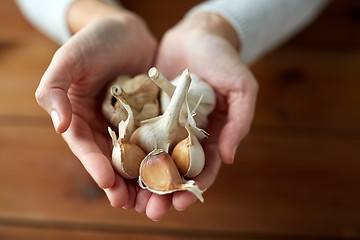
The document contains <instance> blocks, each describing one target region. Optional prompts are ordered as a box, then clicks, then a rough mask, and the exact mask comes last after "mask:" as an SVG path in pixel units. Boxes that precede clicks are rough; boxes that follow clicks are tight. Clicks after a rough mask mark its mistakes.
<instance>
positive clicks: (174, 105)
mask: <svg viewBox="0 0 360 240" xmlns="http://www.w3.org/2000/svg"><path fill="white" fill-rule="evenodd" d="M190 82H191V79H190V75H189V71H188V70H187V69H186V70H184V72H183V73H182V74H181V78H180V81H179V84H178V86H177V87H176V89H175V91H174V94H173V96H172V98H171V100H170V103H169V105H168V108H167V109H166V111H165V112H164V114H163V115H161V116H158V117H155V118H152V119H148V120H146V121H143V122H141V126H140V127H139V128H138V129H136V130H135V131H134V133H133V134H132V136H131V138H130V142H131V143H134V144H136V145H138V146H139V147H141V148H142V149H143V150H144V151H145V153H149V152H151V151H152V150H154V149H156V148H161V149H163V150H164V151H166V152H171V150H172V148H173V147H174V146H175V145H176V144H177V143H178V142H179V141H181V140H182V139H184V138H185V137H186V135H187V134H186V130H185V128H184V127H182V126H180V123H179V114H180V109H181V107H182V105H183V103H184V100H185V98H186V92H187V91H188V89H189V85H190Z"/></svg>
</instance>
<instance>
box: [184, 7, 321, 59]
mask: <svg viewBox="0 0 360 240" xmlns="http://www.w3.org/2000/svg"><path fill="white" fill-rule="evenodd" d="M327 2H328V1H327V0H271V1H270V0H251V1H250V0H211V1H206V2H204V3H202V4H200V5H198V6H196V7H194V8H193V9H191V10H190V12H189V13H188V14H187V16H189V15H191V14H195V13H199V12H213V13H217V14H219V15H221V16H223V17H224V18H225V19H227V20H228V21H229V22H230V24H231V25H232V26H233V27H234V29H235V31H236V33H237V35H238V37H239V39H240V41H241V46H242V48H241V52H240V55H241V57H242V58H243V59H244V61H246V62H247V63H252V62H254V61H255V60H256V59H257V58H259V57H260V56H262V55H263V54H265V53H266V52H267V51H269V50H271V49H273V48H274V47H276V46H278V45H279V44H281V43H283V42H284V41H286V40H287V39H288V38H289V37H291V36H292V35H294V34H295V33H296V32H298V31H299V30H300V29H301V28H303V27H304V26H305V25H306V24H307V23H310V22H311V21H312V20H313V19H314V17H315V16H316V15H317V13H318V12H319V11H320V10H321V9H322V8H323V7H324V6H325V4H326V3H327Z"/></svg>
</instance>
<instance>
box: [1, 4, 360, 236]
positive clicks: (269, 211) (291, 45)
mask: <svg viewBox="0 0 360 240" xmlns="http://www.w3.org/2000/svg"><path fill="white" fill-rule="evenodd" d="M123 2H124V5H125V6H126V7H128V8H130V9H133V10H134V11H137V12H138V13H140V14H142V15H143V16H144V17H145V19H146V20H147V21H148V22H149V26H150V28H151V29H152V30H153V31H154V33H155V34H156V36H157V37H158V38H160V37H161V35H162V34H163V33H164V31H165V30H166V29H167V28H169V27H171V26H172V25H173V24H175V23H176V21H178V20H179V19H180V18H181V16H182V15H183V14H184V12H186V10H187V9H188V8H190V7H191V6H193V5H195V4H196V3H198V2H200V1H180V0H178V1H175V3H173V4H174V5H172V4H170V3H169V2H170V1H160V0H157V1H145V0H142V1H141V0H136V1H135V0H133V1H130V0H129V1H123ZM150 2H151V4H150ZM164 4H165V5H164ZM175 6H179V7H178V8H176V9H177V10H178V11H176V14H174V15H171V14H169V12H170V11H165V9H167V8H175ZM154 12H162V13H163V14H160V15H159V14H154ZM0 16H1V17H2V21H0V89H1V90H2V91H1V94H0V239H1V240H3V239H4V240H9V239H66V238H68V239H79V240H81V239H88V240H93V239H104V240H106V239H115V238H116V239H134V240H137V239H144V240H150V239H151V240H152V239H159V240H170V239H174V240H179V239H242V240H248V239H356V238H360V174H359V173H360V94H359V89H360V81H359V79H360V69H359V63H360V37H359V33H360V31H359V30H360V4H359V2H358V1H356V0H337V1H333V2H331V4H330V5H329V6H328V7H327V8H326V9H325V10H324V12H323V13H322V14H321V15H320V16H319V17H318V19H317V20H316V21H315V22H314V23H313V24H312V25H311V26H309V27H308V28H307V29H306V30H304V31H303V32H302V33H300V34H299V35H297V36H295V37H294V38H293V39H291V40H290V41H289V42H287V43H286V44H284V45H283V46H281V47H280V48H278V49H275V50H274V51H272V52H271V53H268V54H267V55H266V56H264V57H263V58H261V59H260V60H259V61H257V62H256V63H255V64H254V65H253V66H251V68H252V70H253V72H254V75H255V76H256V77H257V79H258V81H259V83H260V92H259V98H258V104H257V110H256V116H255V119H254V124H253V127H252V130H251V132H250V134H249V136H248V137H247V138H245V139H244V140H243V142H242V143H241V144H240V147H239V149H238V152H237V155H236V161H235V163H234V165H232V166H223V167H222V169H221V171H220V173H219V175H218V178H217V181H216V182H215V184H214V185H213V186H212V187H211V188H210V189H209V190H208V191H207V192H206V193H205V195H204V197H205V202H204V203H203V204H201V203H196V204H194V205H193V206H192V207H190V208H189V209H187V210H185V211H183V212H177V211H175V210H174V209H171V210H170V212H169V213H168V214H167V215H166V216H165V218H164V219H163V220H161V221H160V222H152V221H150V220H148V219H147V218H146V216H144V215H140V214H138V213H137V212H135V211H134V210H123V209H115V208H112V207H111V206H110V204H109V203H108V200H107V198H106V197H105V194H104V193H103V192H102V190H100V189H99V188H98V187H97V186H96V184H95V183H94V182H93V180H92V179H91V178H90V176H89V175H88V174H87V173H86V171H85V170H84V168H83V167H82V166H81V164H80V162H79V161H78V160H77V159H76V157H74V156H73V155H72V153H71V151H70V150H69V149H68V147H67V145H66V143H65V142H64V141H63V139H62V138H61V136H60V135H57V134H56V133H55V132H54V131H53V128H52V124H51V120H50V118H49V117H48V116H47V114H46V113H45V112H44V111H43V110H42V109H41V108H40V107H39V106H38V105H37V104H36V101H35V98H34V92H35V89H36V87H37V85H38V83H39V80H40V79H41V76H42V74H43V73H44V71H45V69H46V67H47V66H48V64H49V62H50V60H51V57H52V56H53V54H54V52H55V51H56V49H57V48H58V46H57V45H56V44H55V43H53V42H51V41H50V40H49V39H47V38H46V37H45V36H43V35H42V34H41V33H39V32H38V31H37V30H35V29H34V28H33V27H32V26H31V25H30V24H29V23H28V22H27V21H26V20H25V19H24V17H23V16H22V15H21V14H20V12H19V10H18V9H17V7H16V5H15V4H14V2H13V1H11V0H4V1H1V2H0Z"/></svg>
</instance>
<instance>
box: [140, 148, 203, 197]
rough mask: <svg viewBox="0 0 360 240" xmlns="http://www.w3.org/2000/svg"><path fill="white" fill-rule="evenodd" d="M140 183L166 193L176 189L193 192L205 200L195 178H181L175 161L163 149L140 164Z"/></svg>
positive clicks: (159, 192)
mask: <svg viewBox="0 0 360 240" xmlns="http://www.w3.org/2000/svg"><path fill="white" fill-rule="evenodd" d="M139 185H140V187H141V188H143V189H147V190H149V191H151V192H153V193H156V194H160V195H164V194H169V193H173V192H176V191H182V190H187V191H190V192H192V193H193V194H194V195H195V196H196V197H197V198H198V199H199V200H200V201H201V202H203V201H204V198H203V196H202V194H203V191H201V190H200V189H199V187H198V186H197V185H195V182H194V181H193V180H189V181H186V180H184V179H183V178H181V176H180V174H179V171H178V170H177V168H176V165H175V163H174V161H173V160H172V159H171V157H170V155H169V154H168V153H166V152H165V151H164V150H162V149H155V150H154V151H152V152H151V153H149V154H148V155H147V156H146V157H145V159H144V160H143V161H142V162H141V165H140V175H139Z"/></svg>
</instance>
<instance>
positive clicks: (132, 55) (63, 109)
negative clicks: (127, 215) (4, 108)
mask: <svg viewBox="0 0 360 240" xmlns="http://www.w3.org/2000/svg"><path fill="white" fill-rule="evenodd" d="M156 47H157V43H156V40H155V38H154V37H153V36H152V35H151V34H150V33H149V31H148V29H147V27H146V25H145V24H144V22H143V21H142V20H141V19H140V18H139V17H138V16H136V15H134V14H132V13H130V12H128V11H126V10H122V11H121V13H116V14H110V15H108V16H106V17H104V18H101V19H97V20H96V21H93V22H91V23H90V24H88V25H86V26H85V27H84V28H82V29H81V30H80V31H79V32H77V33H76V34H75V35H73V37H71V39H70V40H69V41H67V42H66V43H65V44H64V45H63V46H62V47H61V48H59V50H58V51H57V52H56V53H55V55H54V57H53V59H52V61H51V63H50V65H49V67H48V69H47V70H46V72H45V74H44V75H43V77H42V79H41V82H40V85H39V86H38V89H37V91H36V99H37V101H38V103H39V104H40V105H41V106H42V107H43V108H44V109H45V110H46V111H47V112H48V113H49V114H50V116H51V118H52V120H53V123H54V127H55V129H56V131H57V132H59V133H62V135H63V138H64V139H65V141H66V142H67V144H68V145H69V147H70V149H71V150H72V152H73V153H74V154H75V155H76V156H77V157H78V158H79V159H80V161H81V162H82V164H83V165H84V167H85V168H86V170H87V171H88V172H89V174H90V175H91V176H92V178H93V179H94V180H95V182H96V183H97V184H98V185H99V186H100V187H101V188H103V189H104V190H105V193H106V194H107V196H108V198H109V200H110V202H111V204H112V205H113V206H117V207H120V206H121V207H133V206H134V205H135V197H136V189H135V184H134V183H133V182H129V181H127V182H125V181H124V180H123V179H122V178H121V177H120V176H118V175H117V174H115V173H114V170H113V168H112V166H111V163H110V161H109V159H110V158H111V143H110V142H109V139H110V138H109V136H108V132H107V123H106V122H105V120H104V119H103V117H102V114H101V107H100V105H101V100H100V94H101V91H102V90H103V88H104V86H105V85H106V84H107V83H108V82H109V81H111V80H113V79H114V77H116V76H117V75H120V74H123V75H130V76H131V75H135V74H139V73H144V72H146V71H147V70H148V69H149V68H150V67H151V65H152V63H153V60H154V55H155V50H156Z"/></svg>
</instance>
